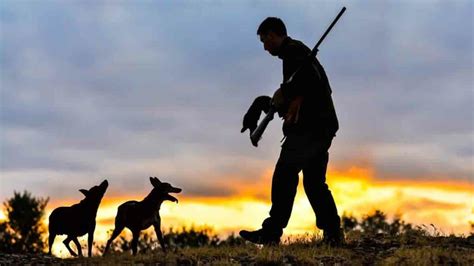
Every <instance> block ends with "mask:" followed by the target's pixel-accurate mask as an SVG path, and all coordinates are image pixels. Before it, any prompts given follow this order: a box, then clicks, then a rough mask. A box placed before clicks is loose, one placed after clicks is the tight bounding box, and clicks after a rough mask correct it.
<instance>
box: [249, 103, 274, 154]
mask: <svg viewBox="0 0 474 266" xmlns="http://www.w3.org/2000/svg"><path fill="white" fill-rule="evenodd" d="M275 113H276V110H275V108H273V107H271V108H270V110H268V113H267V115H265V117H264V118H263V119H262V122H260V124H258V126H257V128H256V129H255V130H254V131H253V132H252V133H251V134H250V141H251V142H252V145H253V146H255V147H258V141H259V140H260V139H261V138H262V135H263V132H264V131H265V129H266V128H267V126H268V124H269V123H270V121H272V120H273V116H274V115H275Z"/></svg>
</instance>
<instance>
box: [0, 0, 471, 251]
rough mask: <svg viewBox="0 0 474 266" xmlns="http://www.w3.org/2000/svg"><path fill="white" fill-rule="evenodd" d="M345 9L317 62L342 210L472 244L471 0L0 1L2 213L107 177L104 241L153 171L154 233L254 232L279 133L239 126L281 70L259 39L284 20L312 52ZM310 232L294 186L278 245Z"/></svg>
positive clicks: (265, 204)
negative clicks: (157, 215) (253, 138)
mask: <svg viewBox="0 0 474 266" xmlns="http://www.w3.org/2000/svg"><path fill="white" fill-rule="evenodd" d="M342 6H346V7H347V11H346V13H345V15H344V16H343V17H342V18H341V20H340V21H339V23H338V24H337V25H336V26H335V28H334V29H333V31H332V32H331V33H330V35H329V36H328V37H327V38H326V40H325V42H324V43H323V44H322V45H321V46H320V52H319V54H318V58H319V60H320V61H321V63H322V64H323V66H324V67H325V69H326V72H327V74H328V76H329V79H330V83H331V85H332V88H333V99H334V102H335V107H336V111H337V114H338V118H339V122H340V130H339V132H338V133H337V137H336V138H335V139H334V141H333V146H332V147H331V149H330V163H329V171H328V183H329V185H330V188H331V190H332V191H333V193H334V197H335V200H336V203H337V205H338V209H339V212H340V214H342V213H343V212H346V213H351V214H353V215H355V216H357V217H361V216H362V215H364V214H366V213H369V212H371V211H373V210H375V209H381V210H383V211H385V212H386V213H387V214H388V215H389V217H393V215H395V214H402V218H403V219H405V220H406V221H408V222H412V223H416V224H426V225H429V224H431V223H433V224H435V225H436V227H437V228H438V229H440V230H441V231H442V232H444V233H456V234H468V233H469V230H470V226H469V222H470V221H474V214H473V212H474V205H473V202H474V108H473V106H474V90H473V70H474V68H473V50H474V49H473V33H472V32H473V2H472V1H468V0H467V1H461V0H454V1H435V0H432V1H429V0H427V1H421V0H418V1H375V0H374V1H211V0H208V1H145V0H139V1H48V0H47V1H26V0H25V1H23V0H20V1H9V0H3V1H1V2H0V88H1V91H0V92H1V94H0V136H1V137H0V201H2V202H3V201H4V200H5V199H7V198H9V197H11V196H12V195H13V191H23V190H28V191H30V192H32V193H33V194H34V195H37V196H41V197H49V198H50V204H49V205H48V213H49V212H50V211H51V210H52V209H54V208H55V207H58V206H61V205H69V204H73V203H76V202H78V201H79V200H81V199H82V194H81V193H79V191H78V189H81V188H90V187H92V186H93V185H97V184H99V183H100V182H101V181H102V180H103V179H107V180H108V181H109V183H110V185H109V189H108V191H107V192H106V195H105V198H104V200H103V203H102V205H101V207H100V209H99V213H98V222H99V227H98V230H96V234H97V235H98V238H100V239H104V238H105V237H106V232H105V231H106V230H108V229H112V227H113V226H112V222H113V218H114V216H115V213H116V208H117V206H118V205H119V204H120V203H121V202H124V201H126V200H131V199H135V200H140V199H142V198H143V197H144V196H146V194H147V193H148V192H149V191H150V190H151V188H152V187H151V185H150V183H149V180H148V177H149V176H157V177H159V178H160V179H162V180H163V181H167V182H170V183H171V184H173V185H175V186H178V187H181V188H183V192H182V193H181V194H180V195H178V198H179V199H180V202H179V204H175V203H171V202H166V203H164V205H163V209H162V217H163V222H162V224H163V227H164V228H168V227H171V226H173V227H179V226H181V225H191V224H193V225H196V226H202V225H208V226H212V227H213V228H214V229H215V230H216V232H218V233H220V234H227V233H229V232H232V231H234V232H236V231H238V230H240V229H257V228H259V227H260V225H261V222H262V220H263V219H264V218H265V217H266V216H267V214H268V211H269V208H270V196H269V193H270V184H271V176H272V172H273V167H274V163H275V161H276V159H277V158H278V153H279V150H280V142H279V141H280V139H281V138H282V132H281V122H280V121H279V120H277V119H276V120H275V121H273V122H272V123H271V124H270V126H269V128H268V129H267V131H266V132H265V135H264V137H263V139H262V141H261V142H260V145H259V147H258V148H254V147H253V146H252V145H251V144H250V141H249V138H248V134H247V133H246V134H241V133H240V128H241V123H242V116H243V114H244V113H245V112H246V110H247V108H248V106H249V105H250V103H251V102H252V100H253V99H254V98H255V97H256V96H259V95H264V94H266V95H271V94H272V93H273V91H274V90H275V89H276V88H278V86H279V84H280V83H281V81H282V75H281V61H280V60H279V59H278V58H275V57H271V56H269V55H268V53H266V52H265V51H264V50H263V47H262V44H261V43H260V42H259V40H258V36H257V35H256V29H257V27H258V25H259V23H260V22H261V21H262V20H263V19H264V18H266V17H268V16H277V17H280V18H282V19H283V20H284V21H285V23H286V26H287V29H288V32H289V35H290V36H291V37H293V38H295V39H299V40H302V41H303V42H305V43H306V44H307V45H308V46H310V47H313V46H314V44H315V43H316V41H317V40H318V39H319V37H320V36H321V35H322V33H323V32H324V30H325V29H326V27H327V26H328V25H329V23H330V22H331V20H332V19H333V18H334V17H335V15H336V14H337V12H339V10H340V9H341V7H342ZM300 186H301V185H300ZM300 188H301V187H300ZM0 208H3V206H1V207H0ZM1 218H4V214H0V219H1ZM314 224H315V221H314V214H313V212H312V210H311V207H310V206H309V203H308V201H307V199H306V197H305V195H304V191H303V190H299V192H298V195H297V199H296V202H295V207H294V213H293V216H292V218H291V220H290V223H289V226H288V229H287V230H286V231H285V233H286V234H287V235H289V234H300V233H304V232H309V233H313V232H315V226H314ZM58 243H59V241H58Z"/></svg>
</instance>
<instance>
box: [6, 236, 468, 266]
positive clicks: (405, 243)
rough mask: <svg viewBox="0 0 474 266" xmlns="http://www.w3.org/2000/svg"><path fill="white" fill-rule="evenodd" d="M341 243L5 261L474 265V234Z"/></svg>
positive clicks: (222, 246) (305, 241) (301, 242)
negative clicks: (334, 244)
mask: <svg viewBox="0 0 474 266" xmlns="http://www.w3.org/2000/svg"><path fill="white" fill-rule="evenodd" d="M346 239H347V243H346V245H345V246H343V247H340V248H331V247H328V246H325V245H320V244H319V241H320V239H318V238H317V237H312V238H305V239H303V238H301V239H297V240H295V241H292V243H283V244H282V245H280V246H274V247H262V246H256V245H252V244H248V243H247V244H245V243H242V242H238V243H233V244H232V243H227V244H220V245H215V246H209V245H208V246H202V247H185V248H178V247H175V248H173V249H172V250H170V251H168V252H167V253H166V254H165V253H163V252H162V251H161V249H159V247H157V246H156V245H154V247H155V248H154V249H147V250H145V251H144V252H141V253H140V252H139V255H137V256H132V255H130V253H129V251H125V252H115V253H113V254H110V255H108V256H107V257H100V256H95V257H92V258H71V259H59V258H54V257H50V256H45V255H15V254H9V255H7V254H0V264H1V265H4V264H24V263H33V264H66V265H68V264H71V265H82V264H93V265H97V264H100V265H124V264H125V265H131V264H140V265H149V264H160V265H474V239H473V237H472V236H471V237H468V238H465V237H456V236H427V235H419V234H412V235H407V234H405V235H401V236H397V237H388V236H387V235H383V234H379V235H374V236H371V237H370V238H369V237H364V236H362V235H359V234H349V235H348V236H347V237H346Z"/></svg>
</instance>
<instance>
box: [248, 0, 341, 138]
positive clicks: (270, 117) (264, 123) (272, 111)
mask: <svg viewBox="0 0 474 266" xmlns="http://www.w3.org/2000/svg"><path fill="white" fill-rule="evenodd" d="M345 11H346V7H342V9H341V11H339V14H337V16H336V18H335V19H334V20H333V21H332V23H331V25H329V27H328V28H327V29H326V31H325V32H324V34H323V36H322V37H321V38H320V39H319V41H318V43H316V45H315V46H314V48H313V49H312V50H311V53H309V55H308V58H307V60H312V59H313V58H314V57H316V54H317V53H318V51H319V50H318V47H319V45H320V44H321V43H322V42H323V40H324V38H326V35H328V33H329V32H330V31H331V29H332V27H333V26H334V25H335V24H336V22H337V21H338V20H339V18H340V17H341V16H342V14H344V12H345ZM305 63H306V60H305ZM305 63H303V64H302V65H301V66H300V67H298V68H297V69H296V71H295V72H294V73H293V74H292V75H291V76H290V77H289V78H288V80H285V81H283V85H287V84H289V83H291V81H292V80H293V77H294V76H295V75H296V73H298V72H299V71H300V70H301V69H302V68H303V66H304V64H305ZM276 111H277V110H276V108H275V106H273V105H272V106H271V107H270V110H268V113H267V114H266V115H265V117H264V118H263V119H262V122H260V124H258V126H257V128H256V129H255V130H254V131H253V132H252V133H251V134H250V141H251V142H252V145H253V146H255V147H257V146H258V141H259V140H260V139H261V138H262V135H263V132H264V131H265V129H266V128H267V126H268V124H269V123H270V121H272V120H273V117H274V115H275V113H276Z"/></svg>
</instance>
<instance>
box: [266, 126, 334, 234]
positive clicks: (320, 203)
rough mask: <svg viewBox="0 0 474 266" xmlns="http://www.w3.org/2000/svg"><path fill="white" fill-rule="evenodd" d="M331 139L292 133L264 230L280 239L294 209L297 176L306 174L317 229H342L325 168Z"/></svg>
mask: <svg viewBox="0 0 474 266" xmlns="http://www.w3.org/2000/svg"><path fill="white" fill-rule="evenodd" d="M331 143H332V137H323V138H321V137H314V136H313V135H311V134H293V135H288V136H287V137H286V140H285V142H284V143H283V145H282V148H281V152H280V156H279V158H278V161H277V163H276V166H275V171H274V173H273V178H272V190H271V201H272V207H271V209H270V216H269V217H268V218H267V219H265V220H264V222H263V224H262V228H263V230H264V231H266V232H271V233H272V234H275V235H278V236H281V235H282V234H283V228H285V227H286V226H287V225H288V220H289V219H290V216H291V211H292V209H293V202H294V199H295V195H296V189H297V186H298V182H299V177H298V173H299V172H300V171H303V185H304V190H305V193H306V196H307V197H308V200H309V202H310V204H311V207H312V209H313V211H314V213H315V216H316V226H317V227H318V228H319V229H322V230H324V231H325V232H326V231H327V232H334V231H336V230H339V228H340V223H341V220H340V217H339V215H338V214H337V208H336V204H335V202H334V198H333V196H332V193H331V191H330V190H329V188H328V185H327V184H326V169H327V164H328V161H329V153H328V150H329V147H330V146H331Z"/></svg>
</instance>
